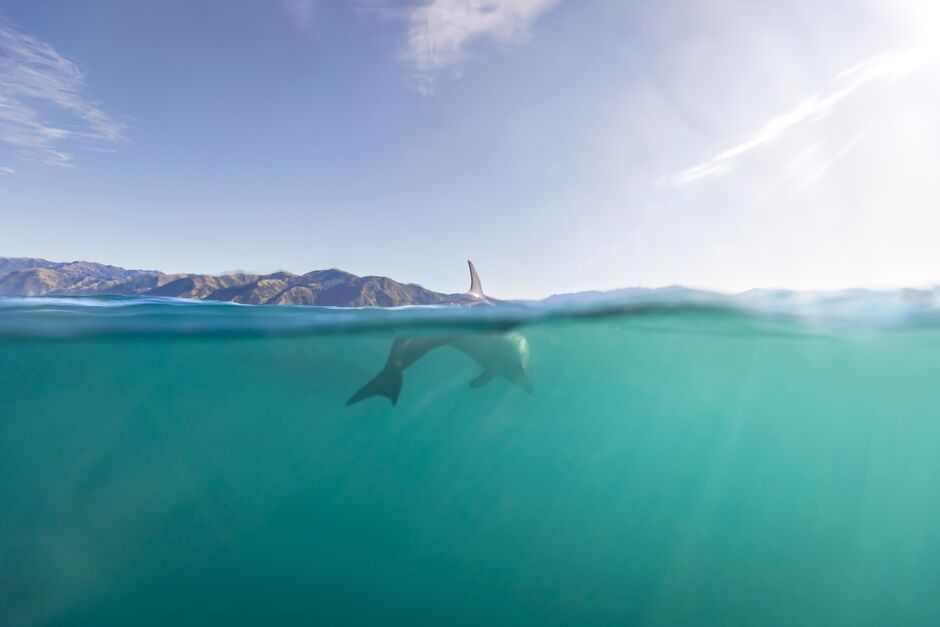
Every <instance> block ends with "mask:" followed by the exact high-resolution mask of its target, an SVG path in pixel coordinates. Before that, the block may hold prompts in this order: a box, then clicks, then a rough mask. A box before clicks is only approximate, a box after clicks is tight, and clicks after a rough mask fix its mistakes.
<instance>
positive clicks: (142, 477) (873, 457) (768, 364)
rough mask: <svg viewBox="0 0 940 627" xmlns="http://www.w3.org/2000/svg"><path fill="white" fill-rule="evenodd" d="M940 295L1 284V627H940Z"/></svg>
mask: <svg viewBox="0 0 940 627" xmlns="http://www.w3.org/2000/svg"><path fill="white" fill-rule="evenodd" d="M933 311H934V308H933V305H932V302H930V301H929V299H928V300H927V301H925V300H923V299H920V300H917V299H914V300H911V299H910V298H909V297H908V296H905V295H903V294H888V295H878V294H846V295H841V296H839V297H836V298H831V299H828V300H826V299H820V298H816V297H809V296H806V295H792V294H791V295H779V294H766V295H760V296H754V297H746V298H745V297H742V298H739V299H722V298H718V297H703V296H702V295H697V294H694V293H682V292H665V293H656V294H653V295H646V296H644V297H642V298H639V299H636V300H634V301H629V302H616V303H613V302H600V303H594V304H589V305H582V306H579V307H576V308H571V307H569V308H565V307H555V308H544V307H543V308H538V307H504V308H500V307H497V308H481V309H470V310H466V309H450V308H438V309H429V310H424V309H410V310H409V309H405V310H395V311H381V310H352V311H350V310H328V309H316V308H305V307H296V308H294V307H281V308H275V307H252V306H236V305H229V304H206V303H182V302H179V301H172V300H165V301H164V300H128V299H107V298H105V299H90V300H80V299H38V300H37V299H25V300H13V299H10V300H5V301H0V625H95V626H107V625H121V626H126V625H207V624H218V625H291V624H307V625H389V624H396V625H399V624H401V625H611V624H621V625H695V626H707V625H781V626H784V625H785V626H792V625H934V624H937V622H938V620H940V597H938V595H937V594H936V591H937V590H938V589H940V567H938V564H940V531H938V529H937V523H938V521H940V481H938V479H940V416H938V408H940V385H938V383H937V375H938V373H940V326H937V324H936V316H935V315H934V313H933ZM509 328H512V329H514V330H515V331H518V332H520V333H522V334H523V335H524V336H525V337H526V338H527V341H528V345H529V348H530V351H531V363H532V385H533V388H534V391H533V394H532V395H529V394H527V393H526V392H525V391H524V390H522V389H521V388H519V387H518V386H513V385H510V384H509V383H507V382H505V381H500V380H498V381H492V382H490V383H488V384H486V385H484V386H482V387H480V388H479V389H471V388H470V387H469V386H468V381H470V380H472V379H474V378H475V377H477V375H478V374H479V372H480V368H479V367H478V366H477V365H476V364H474V363H473V361H471V360H470V359H469V358H468V357H467V356H466V355H464V354H462V353H460V352H458V351H456V350H453V349H451V348H449V347H442V348H440V349H437V350H434V351H432V352H430V353H429V354H428V355H426V356H425V357H424V358H423V359H421V360H419V361H418V362H417V363H416V364H415V365H413V366H412V367H411V368H409V369H408V370H406V371H405V374H404V385H403V388H402V392H401V397H400V399H399V402H398V404H397V406H394V407H393V406H392V405H391V404H390V403H389V402H388V401H387V400H386V399H384V398H371V399H369V400H366V401H363V402H361V403H358V404H356V405H353V406H351V407H346V406H345V402H346V400H347V399H348V398H349V397H350V395H351V394H353V393H354V392H355V391H356V390H357V389H359V387H361V386H362V385H363V384H364V383H365V382H366V381H368V380H369V379H370V378H371V377H372V376H373V375H375V374H376V372H378V371H379V370H380V369H381V368H382V366H383V364H384V363H385V360H386V357H387V355H388V350H389V347H390V345H391V343H392V340H393V339H394V338H395V337H397V336H401V335H405V334H418V335H427V334H435V333H437V334H440V333H460V334H466V333H490V334H492V333H500V332H504V331H506V330H507V329H509Z"/></svg>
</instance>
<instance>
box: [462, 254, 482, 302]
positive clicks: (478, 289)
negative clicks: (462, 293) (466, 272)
mask: <svg viewBox="0 0 940 627" xmlns="http://www.w3.org/2000/svg"><path fill="white" fill-rule="evenodd" d="M467 264H468V265H469V266H470V291H468V292H467V294H469V295H470V296H476V297H477V298H486V297H485V296H484V295H483V286H481V285H480V277H479V276H478V275H477V269H476V268H474V267H473V262H472V261H470V260H469V259H467Z"/></svg>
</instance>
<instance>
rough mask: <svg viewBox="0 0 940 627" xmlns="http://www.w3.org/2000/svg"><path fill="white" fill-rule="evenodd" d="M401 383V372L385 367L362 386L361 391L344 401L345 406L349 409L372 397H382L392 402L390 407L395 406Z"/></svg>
mask: <svg viewBox="0 0 940 627" xmlns="http://www.w3.org/2000/svg"><path fill="white" fill-rule="evenodd" d="M401 383H402V374H401V370H400V369H398V368H392V367H386V368H385V369H384V370H383V371H382V372H380V373H379V374H377V375H376V376H375V378H373V379H372V380H371V381H369V382H368V383H366V384H365V385H364V386H362V389H360V390H359V391H358V392H356V393H355V394H353V395H352V396H351V397H350V399H349V400H348V401H346V406H347V407H349V406H350V405H352V404H353V403H358V402H359V401H364V400H365V399H367V398H372V397H373V396H384V397H385V398H387V399H388V400H390V401H391V402H392V405H395V404H397V403H398V395H399V394H400V393H401Z"/></svg>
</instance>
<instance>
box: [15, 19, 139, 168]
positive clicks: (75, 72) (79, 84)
mask: <svg viewBox="0 0 940 627" xmlns="http://www.w3.org/2000/svg"><path fill="white" fill-rule="evenodd" d="M86 82H87V81H86V77H85V73H84V72H83V71H82V69H81V68H80V67H79V66H78V65H77V64H76V63H75V62H73V61H72V60H70V59H68V58H67V57H65V56H63V55H62V54H60V53H59V52H57V51H56V50H55V49H54V48H52V47H51V46H49V45H48V44H46V43H43V42H42V41H39V40H38V39H36V38H35V37H32V36H31V35H28V34H26V33H22V32H20V31H18V30H16V29H15V28H14V27H13V26H12V25H11V24H10V23H9V22H6V21H4V20H2V19H0V142H2V143H5V144H8V145H11V146H13V147H15V148H16V149H18V150H19V151H20V153H21V156H22V157H23V158H26V159H38V160H40V161H42V162H44V163H47V164H50V165H58V166H68V165H70V163H71V161H72V151H73V150H74V149H75V148H77V147H80V146H81V145H82V144H88V143H93V142H101V141H115V140H120V139H123V137H124V125H123V124H121V123H120V122H117V121H116V120H114V119H113V118H111V117H110V116H109V115H108V114H107V113H105V112H104V110H103V109H101V107H100V105H99V104H98V103H97V102H95V101H94V100H93V99H92V98H90V97H89V96H88V95H86V93H85V92H86Z"/></svg>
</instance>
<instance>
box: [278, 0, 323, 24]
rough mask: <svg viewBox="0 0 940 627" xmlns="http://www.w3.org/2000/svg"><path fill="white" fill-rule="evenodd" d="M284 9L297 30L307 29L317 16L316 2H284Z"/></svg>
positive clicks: (290, 0)
mask: <svg viewBox="0 0 940 627" xmlns="http://www.w3.org/2000/svg"><path fill="white" fill-rule="evenodd" d="M284 8H285V9H287V14H288V15H289V16H290V18H291V20H293V22H294V24H295V25H296V26H297V28H301V29H303V28H307V27H308V26H310V23H311V22H313V18H314V16H315V15H316V9H317V3H316V0H284Z"/></svg>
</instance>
